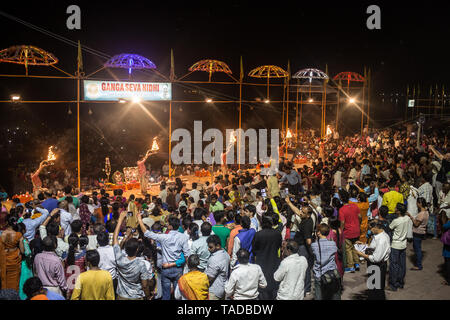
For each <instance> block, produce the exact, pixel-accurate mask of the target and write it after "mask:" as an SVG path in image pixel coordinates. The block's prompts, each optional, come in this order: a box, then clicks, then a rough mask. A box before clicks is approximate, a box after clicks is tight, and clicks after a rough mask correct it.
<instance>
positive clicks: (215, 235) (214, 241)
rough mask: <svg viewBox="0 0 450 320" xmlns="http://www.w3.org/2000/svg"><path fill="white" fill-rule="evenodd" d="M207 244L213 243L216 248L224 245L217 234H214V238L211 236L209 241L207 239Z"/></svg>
mask: <svg viewBox="0 0 450 320" xmlns="http://www.w3.org/2000/svg"><path fill="white" fill-rule="evenodd" d="M206 243H208V245H209V244H210V243H212V244H213V245H214V246H217V245H220V246H221V245H222V243H221V242H220V238H219V236H218V235H217V234H213V235H212V236H209V237H208V239H206Z"/></svg>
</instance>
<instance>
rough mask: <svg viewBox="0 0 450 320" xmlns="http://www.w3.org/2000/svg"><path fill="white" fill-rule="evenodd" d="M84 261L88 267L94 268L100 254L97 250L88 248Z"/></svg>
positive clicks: (96, 265)
mask: <svg viewBox="0 0 450 320" xmlns="http://www.w3.org/2000/svg"><path fill="white" fill-rule="evenodd" d="M86 261H87V263H88V266H89V267H90V268H92V267H95V268H96V267H98V264H99V262H100V254H99V253H98V251H97V250H88V251H86Z"/></svg>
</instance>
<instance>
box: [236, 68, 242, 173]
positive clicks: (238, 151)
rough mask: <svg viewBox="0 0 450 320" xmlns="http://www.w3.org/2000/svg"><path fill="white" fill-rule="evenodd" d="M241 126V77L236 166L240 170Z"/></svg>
mask: <svg viewBox="0 0 450 320" xmlns="http://www.w3.org/2000/svg"><path fill="white" fill-rule="evenodd" d="M241 128H242V77H241V80H240V81H239V142H238V150H237V153H238V168H239V170H241V153H240V150H241Z"/></svg>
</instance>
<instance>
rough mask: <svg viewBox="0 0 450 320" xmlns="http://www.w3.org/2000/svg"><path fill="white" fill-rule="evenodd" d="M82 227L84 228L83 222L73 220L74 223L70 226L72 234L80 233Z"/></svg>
mask: <svg viewBox="0 0 450 320" xmlns="http://www.w3.org/2000/svg"><path fill="white" fill-rule="evenodd" d="M82 227H83V222H81V220H79V219H77V220H73V221H72V223H71V224H70V228H71V229H72V232H74V233H80V232H81V228H82Z"/></svg>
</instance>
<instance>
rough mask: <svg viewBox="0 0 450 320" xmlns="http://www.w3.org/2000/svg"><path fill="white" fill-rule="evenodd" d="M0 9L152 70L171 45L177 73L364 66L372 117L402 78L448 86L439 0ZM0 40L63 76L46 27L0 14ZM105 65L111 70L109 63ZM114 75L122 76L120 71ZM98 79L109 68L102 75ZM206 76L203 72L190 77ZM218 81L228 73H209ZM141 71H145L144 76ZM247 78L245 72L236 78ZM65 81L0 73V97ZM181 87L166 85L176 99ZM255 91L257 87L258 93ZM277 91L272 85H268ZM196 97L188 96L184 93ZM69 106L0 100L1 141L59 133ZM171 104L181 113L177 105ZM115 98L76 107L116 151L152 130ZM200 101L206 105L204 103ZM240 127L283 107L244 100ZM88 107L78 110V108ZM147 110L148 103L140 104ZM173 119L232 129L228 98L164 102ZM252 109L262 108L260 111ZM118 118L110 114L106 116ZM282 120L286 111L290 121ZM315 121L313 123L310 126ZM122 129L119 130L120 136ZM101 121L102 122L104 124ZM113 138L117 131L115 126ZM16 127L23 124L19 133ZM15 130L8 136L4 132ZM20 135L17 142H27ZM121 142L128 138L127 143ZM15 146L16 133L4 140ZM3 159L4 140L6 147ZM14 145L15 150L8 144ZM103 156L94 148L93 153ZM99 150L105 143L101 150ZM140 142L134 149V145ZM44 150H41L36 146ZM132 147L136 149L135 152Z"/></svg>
mask: <svg viewBox="0 0 450 320" xmlns="http://www.w3.org/2000/svg"><path fill="white" fill-rule="evenodd" d="M71 4H78V5H79V6H80V7H81V17H82V18H81V30H79V31H73V30H68V29H67V28H66V19H67V17H68V14H66V8H67V7H68V6H69V5H71ZM371 4H377V5H379V6H380V8H381V19H382V21H381V23H382V29H381V30H368V29H367V27H366V20H367V18H368V16H369V15H368V14H367V13H366V9H367V7H368V6H369V5H371ZM0 11H2V12H5V13H7V14H10V15H13V16H15V17H17V18H19V19H22V20H24V21H26V22H29V23H32V24H34V25H36V26H38V27H41V28H43V29H46V30H48V31H51V32H53V33H55V34H58V35H60V36H63V37H65V38H68V39H71V40H74V41H77V40H80V41H81V43H82V44H83V45H85V46H87V47H89V48H92V49H95V50H98V51H100V52H102V53H104V54H106V55H109V56H112V55H115V54H119V53H137V54H141V55H143V56H145V57H147V58H149V59H150V60H152V61H153V62H154V63H155V64H156V66H157V67H158V70H159V71H160V72H161V73H163V74H166V75H168V72H169V67H170V49H171V48H172V49H173V50H174V55H175V72H176V75H177V76H181V75H183V74H185V73H187V69H188V68H189V66H191V65H192V64H193V63H194V62H196V61H198V60H201V59H204V58H212V59H217V60H222V61H225V62H226V63H227V64H228V65H229V66H230V68H231V69H232V70H233V75H234V76H235V77H238V75H239V59H240V56H243V61H244V69H245V73H246V74H247V73H248V72H249V71H250V70H251V69H253V68H255V67H257V66H260V65H265V64H274V65H278V66H281V67H283V68H286V67H287V62H288V60H289V61H290V64H291V71H292V72H296V71H297V70H299V69H303V68H308V67H313V68H319V69H322V70H325V65H326V64H328V68H329V74H330V75H331V76H334V75H336V74H337V73H339V72H342V71H354V72H358V73H361V74H362V73H363V70H364V66H366V67H370V68H371V70H372V75H373V92H372V94H373V97H372V98H373V102H372V103H373V104H372V109H371V110H372V112H373V113H372V114H371V116H372V117H373V119H374V121H376V123H377V124H379V125H383V123H384V121H386V123H392V122H393V121H397V120H401V118H402V116H403V110H404V103H403V102H402V101H401V102H400V103H397V104H395V103H392V104H390V101H388V100H387V101H385V103H381V101H380V96H379V94H381V92H384V93H385V94H386V95H387V96H388V97H389V96H390V95H391V94H394V95H395V94H396V93H399V94H400V95H401V94H404V93H405V90H406V85H407V84H410V85H411V84H418V83H420V85H421V87H422V91H423V92H429V87H430V85H433V86H435V84H439V86H440V87H441V86H442V85H445V86H446V87H447V88H449V87H450V83H449V81H448V48H449V46H448V41H449V40H448V39H449V38H448V36H449V34H450V33H449V31H450V24H449V23H448V21H449V19H448V17H449V15H450V13H449V12H450V10H449V6H448V5H446V4H445V3H444V2H442V1H439V2H437V1H427V2H422V3H421V4H418V3H416V2H412V1H389V2H388V1H385V2H382V1H376V2H369V1H300V0H297V1H270V2H261V1H239V0H230V1H183V2H174V1H142V2H139V1H121V2H117V1H107V2H106V1H82V2H80V1H45V2H43V1H39V2H38V1H33V2H31V1H26V2H20V1H8V3H2V6H1V9H0ZM0 30H2V36H1V38H0V43H1V48H7V47H10V46H13V45H19V44H31V45H35V46H38V47H41V48H43V49H44V50H47V51H49V52H52V53H53V54H54V55H55V56H56V57H58V58H59V63H58V67H60V68H62V69H64V70H66V71H68V72H70V73H73V72H74V71H75V68H76V56H77V49H76V48H75V47H73V46H70V45H68V44H66V43H64V42H62V41H59V40H57V39H54V38H52V37H49V36H47V35H44V34H42V33H40V32H38V31H36V30H33V29H30V28H28V27H26V26H24V25H22V24H19V23H17V22H14V21H11V20H9V19H7V18H5V17H3V16H0ZM105 60H106V59H104V58H101V57H98V56H95V55H92V54H89V53H87V52H84V53H83V61H84V70H85V72H86V73H87V74H88V73H90V72H92V71H94V70H96V69H97V68H98V67H99V66H101V65H102V63H104V62H105ZM0 73H3V74H5V73H9V74H13V73H16V74H17V73H21V74H23V73H24V68H23V67H22V66H15V65H10V64H0ZM30 74H56V73H55V72H54V70H51V69H48V68H44V67H35V68H32V69H31V71H30ZM114 74H116V75H117V74H119V75H120V73H116V71H114ZM121 75H124V73H122V74H121ZM102 76H103V77H109V76H108V73H103V74H102ZM193 78H194V79H199V80H200V79H201V80H206V79H207V76H206V75H201V74H200V75H194V77H193ZM217 79H218V80H226V78H223V77H222V78H221V76H218V78H217ZM147 80H148V78H147ZM246 80H247V81H249V80H250V79H249V78H248V77H246ZM75 88H76V87H75V85H74V82H73V81H72V80H36V79H5V78H0V96H1V97H0V100H7V99H8V97H9V95H10V94H12V93H16V92H17V93H20V94H21V96H22V97H23V98H24V99H26V100H33V99H36V100H54V99H61V100H73V99H75V97H76V96H75V94H76V89H75ZM184 89H186V88H185V87H184V88H181V87H180V88H176V90H178V91H177V92H178V93H177V92H174V97H177V95H180V92H182V91H183V90H184ZM208 89H211V90H213V91H214V92H215V93H217V94H222V95H226V96H228V98H232V99H237V98H238V91H237V90H236V88H229V87H228V88H223V87H217V86H216V87H209V88H208ZM258 90H259V91H258ZM258 90H255V89H250V88H248V89H246V90H245V93H244V96H245V97H247V98H249V99H254V98H255V97H256V96H258V95H259V96H262V97H263V96H264V95H265V87H261V88H260V89H258ZM273 95H274V97H276V96H277V95H279V93H277V92H276V90H273ZM191 98H192V99H197V98H198V97H191ZM69 107H70V108H71V110H72V111H75V107H76V106H75V105H73V104H68V103H62V104H44V105H42V104H40V105H37V104H22V105H18V106H12V105H11V104H10V103H1V104H0V112H1V114H2V117H1V120H0V123H1V125H2V132H1V137H2V147H4V145H5V143H6V142H5V141H6V140H8V139H10V136H9V134H10V133H8V134H6V132H3V131H4V130H3V129H6V128H10V129H12V128H13V127H16V126H18V127H19V126H22V127H23V123H25V127H27V128H29V129H30V130H31V129H34V131H33V132H35V133H39V134H48V135H49V139H50V140H51V139H52V133H60V132H62V131H63V130H68V129H73V128H75V124H76V122H75V117H74V114H73V115H68V113H67V111H68V109H69ZM179 107H182V108H183V112H179V111H177V110H179ZM123 108H124V107H123V106H122V105H117V104H115V105H105V104H102V105H99V104H95V105H94V104H83V105H82V110H81V118H82V123H81V126H82V134H83V133H84V134H86V133H87V134H91V136H92V137H94V138H95V139H98V141H99V143H100V141H103V140H101V138H105V139H106V140H108V141H109V143H110V144H111V145H113V147H114V148H119V147H120V146H123V145H124V144H127V143H132V142H134V141H136V143H138V142H139V138H140V137H142V136H143V135H144V136H145V137H146V138H147V136H148V138H149V137H151V136H153V135H155V134H158V133H161V132H162V131H161V129H160V128H159V127H158V126H157V125H156V123H155V121H153V120H152V119H149V118H148V117H146V116H145V114H144V113H143V112H142V111H140V110H132V111H130V112H128V113H126V114H125V116H124V114H123V113H124V112H123V110H124V109H123ZM149 108H150V109H151V110H152V112H153V113H154V115H155V117H156V118H157V119H158V121H159V122H160V123H161V124H162V125H163V127H165V128H166V129H167V127H168V124H167V118H168V113H167V112H166V111H167V105H164V103H163V104H157V105H156V104H155V105H152V106H150V107H149ZM205 108H209V109H205ZM245 108H246V109H245V110H244V113H245V119H244V122H246V124H247V126H264V127H279V126H280V122H281V117H280V115H279V112H281V106H280V105H278V106H272V107H271V109H270V110H268V109H267V107H266V109H263V108H262V107H261V108H259V107H258V106H256V107H255V108H254V109H253V110H252V109H250V106H248V105H247V106H245ZM89 109H91V110H92V111H93V115H92V116H89V115H88V110H89ZM150 109H149V110H150ZM174 110H175V112H174V113H175V114H174V120H173V127H174V128H176V127H189V126H190V125H192V121H193V120H194V119H202V120H204V121H206V122H207V126H216V127H219V128H220V127H228V128H230V127H237V126H236V123H237V116H236V114H237V113H236V106H230V105H216V106H215V107H214V108H212V109H211V107H209V106H205V105H204V104H199V105H188V106H181V105H180V106H174ZM261 110H265V111H267V113H261ZM305 112H306V114H305V125H308V124H309V125H311V126H316V125H318V124H319V123H318V122H317V121H318V120H317V119H318V117H317V114H318V112H320V111H319V109H317V110H315V109H309V110H305ZM342 112H343V115H342V118H345V119H346V121H347V120H348V122H346V124H344V125H343V127H346V128H347V129H348V130H349V131H352V130H353V131H356V130H358V128H359V122H358V121H359V119H360V116H359V113H358V112H355V110H350V109H349V110H342ZM117 119H120V121H115V120H117ZM291 119H292V118H291ZM316 122H317V123H316ZM123 129H125V130H127V131H126V132H127V133H126V134H125V133H124V132H123ZM108 130H109V131H108ZM122 133H123V135H124V136H123V139H122V140H121V139H118V138H117V136H118V135H122ZM16 135H17V136H19V135H22V133H17V134H16ZM13 138H15V137H13ZM30 139H31V138H26V137H25V138H24V140H22V141H23V144H24V145H25V148H27V147H26V146H27V143H28V144H30V143H32V142H33V141H32V140H30ZM127 139H128V140H127ZM117 141H120V142H117ZM12 145H14V140H13V142H12ZM8 150H9V151H8V152H9V158H10V160H11V161H12V159H15V158H14V157H15V155H11V148H9V149H8ZM12 150H13V153H14V148H13V149H12ZM98 152H99V153H101V154H103V153H104V151H102V150H101V149H100V150H99V151H98ZM105 152H106V151H105ZM138 152H141V151H134V150H133V154H134V153H136V154H137V153H138ZM41 153H42V152H41ZM134 156H137V155H134Z"/></svg>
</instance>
